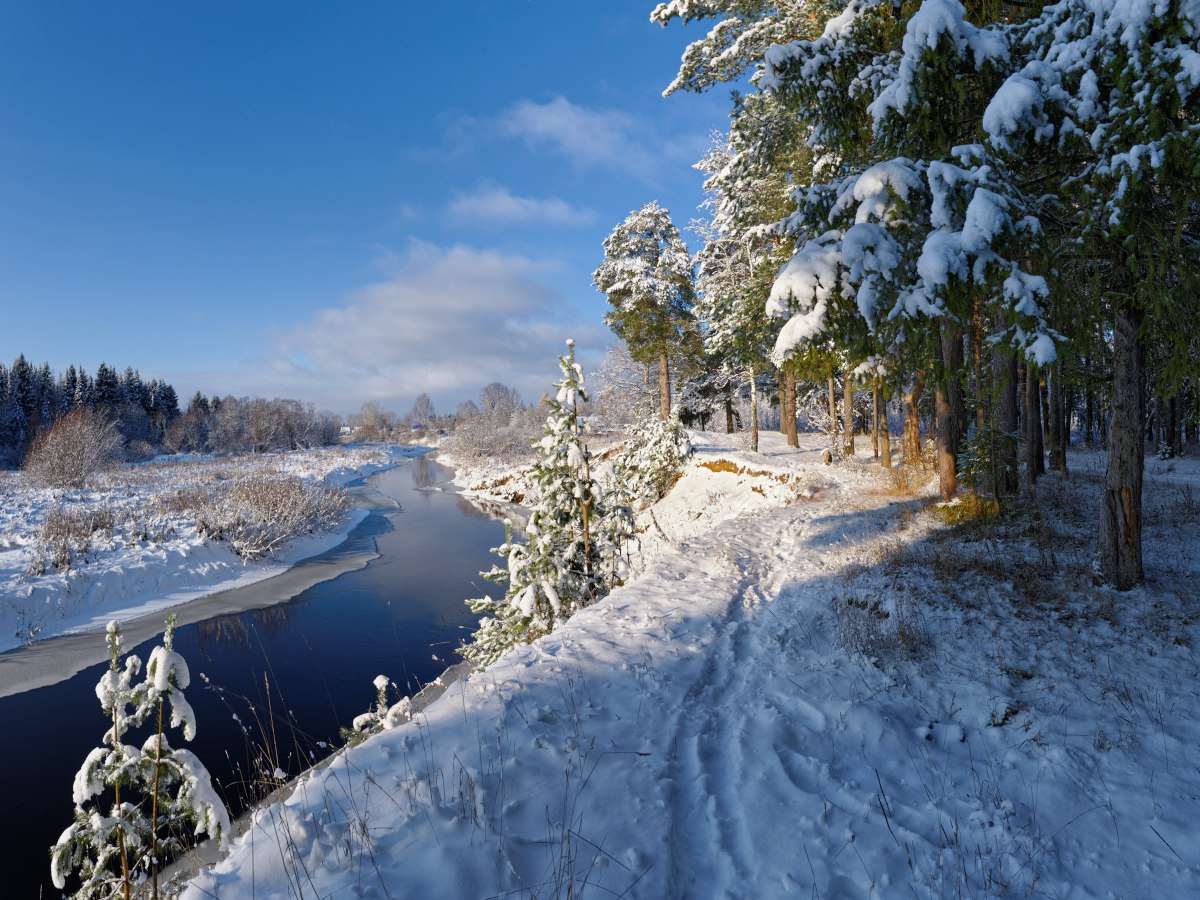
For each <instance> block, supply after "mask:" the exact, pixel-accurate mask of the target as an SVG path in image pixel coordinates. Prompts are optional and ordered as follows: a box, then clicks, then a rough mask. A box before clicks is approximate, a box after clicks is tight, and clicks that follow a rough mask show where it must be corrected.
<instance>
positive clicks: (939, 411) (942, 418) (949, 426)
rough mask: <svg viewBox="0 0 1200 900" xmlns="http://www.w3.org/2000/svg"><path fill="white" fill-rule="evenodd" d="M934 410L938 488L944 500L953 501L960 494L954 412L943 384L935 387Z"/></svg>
mask: <svg viewBox="0 0 1200 900" xmlns="http://www.w3.org/2000/svg"><path fill="white" fill-rule="evenodd" d="M933 408H934V415H935V417H936V419H937V438H936V444H935V446H936V448H937V471H938V487H939V489H940V490H941V492H942V499H943V500H951V499H953V498H954V495H955V494H956V493H958V472H957V471H956V469H955V458H954V430H955V422H954V412H953V408H952V406H951V404H950V394H949V392H948V391H947V390H946V386H945V385H944V384H942V383H941V382H939V383H937V384H935V385H934V387H933Z"/></svg>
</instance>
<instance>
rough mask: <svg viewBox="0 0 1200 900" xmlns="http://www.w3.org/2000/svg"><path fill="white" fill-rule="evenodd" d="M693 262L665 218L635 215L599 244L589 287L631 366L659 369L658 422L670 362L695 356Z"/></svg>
mask: <svg viewBox="0 0 1200 900" xmlns="http://www.w3.org/2000/svg"><path fill="white" fill-rule="evenodd" d="M693 268H694V264H693V260H692V257H691V254H690V253H688V249H687V246H686V245H685V244H684V242H683V238H682V237H680V235H679V230H678V229H677V228H676V227H675V225H674V223H673V222H672V221H671V215H670V213H669V212H668V211H667V210H665V209H663V208H662V207H661V206H659V205H658V204H657V203H654V202H651V203H647V204H646V205H645V206H643V207H642V208H641V209H637V210H634V211H633V212H631V213H630V214H629V216H628V217H627V218H626V219H625V221H624V222H622V223H621V224H620V225H618V226H617V227H616V228H615V229H614V230H613V232H612V234H610V235H609V236H608V237H607V238H606V239H605V241H604V262H602V263H601V264H600V267H599V268H598V269H596V272H595V274H594V276H593V281H594V283H595V285H596V287H597V288H599V289H600V291H602V292H603V293H604V294H605V295H606V296H607V298H608V302H609V305H610V306H611V307H612V308H611V309H610V310H609V312H608V313H607V315H606V316H605V321H606V322H607V323H608V325H609V327H610V328H612V330H613V332H614V333H615V334H616V335H617V337H619V338H620V339H621V340H623V341H624V342H625V343H626V345H627V346H628V347H629V354H630V356H632V357H633V359H634V360H635V361H636V362H640V363H643V364H651V363H657V364H658V394H659V417H660V418H662V419H664V420H665V419H667V418H669V417H670V415H671V358H672V356H675V357H676V358H677V359H679V358H680V357H686V356H687V355H688V354H693V355H694V354H696V353H697V351H698V350H699V347H698V332H697V331H696V328H695V319H694V318H693V317H692V313H691V310H692V303H693V293H694V288H693V283H692V275H693Z"/></svg>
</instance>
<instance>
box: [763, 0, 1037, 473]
mask: <svg viewBox="0 0 1200 900" xmlns="http://www.w3.org/2000/svg"><path fill="white" fill-rule="evenodd" d="M899 9H900V12H901V13H902V14H901V15H900V16H897V14H896V13H897V7H896V6H895V5H894V4H892V3H891V2H890V0H889V2H882V0H852V2H850V3H848V4H847V5H846V7H845V9H844V11H843V12H842V14H841V15H839V16H837V17H836V18H834V19H832V20H830V21H829V23H828V25H827V26H826V28H825V31H824V32H823V34H822V35H821V37H819V38H817V39H816V40H811V41H797V42H794V43H792V44H788V45H784V46H779V47H775V48H772V49H771V50H770V51H768V53H767V55H766V66H765V70H764V74H763V77H762V79H761V81H760V85H762V86H763V87H764V88H768V89H770V90H773V91H774V92H776V94H777V95H778V96H779V97H780V98H781V100H782V101H783V102H785V103H786V104H788V105H789V106H790V107H791V108H793V109H794V110H796V112H797V114H798V115H800V116H802V117H804V118H805V119H806V120H807V121H808V122H809V123H810V124H811V128H812V130H811V136H810V143H811V144H812V146H813V147H814V148H815V149H817V150H819V151H820V152H821V153H822V154H823V155H824V156H826V157H827V158H828V159H829V160H830V161H831V163H832V164H831V165H829V166H827V167H826V169H825V171H826V173H827V174H826V176H825V180H823V181H822V182H820V183H817V184H813V185H811V186H809V187H806V188H802V189H800V190H798V191H797V192H796V199H797V211H796V213H795V214H793V215H792V216H791V217H789V219H788V220H787V221H786V222H785V223H784V225H783V227H782V230H783V232H784V233H786V234H788V235H790V236H792V237H794V238H795V240H796V253H795V255H794V256H793V257H792V259H791V261H790V262H789V263H788V264H787V265H786V266H785V267H784V269H783V270H782V272H781V273H780V276H779V278H778V279H777V281H776V284H775V288H774V289H773V291H772V296H771V301H770V306H769V308H770V311H771V312H772V313H773V314H775V315H779V316H781V317H783V318H786V319H787V323H786V324H785V325H784V327H783V330H782V332H781V333H780V338H779V341H778V342H777V344H776V354H777V355H779V356H781V357H784V356H787V355H789V354H791V353H793V352H795V350H796V348H798V347H799V346H800V345H801V344H803V343H805V342H807V341H811V340H813V339H821V340H827V339H829V338H831V337H832V338H834V339H835V340H837V341H838V343H839V344H840V345H841V346H843V347H845V348H847V349H853V348H852V347H851V346H850V345H849V344H848V343H847V341H846V340H845V337H844V336H845V335H846V334H851V335H852V334H854V333H855V332H856V329H855V328H854V327H853V326H852V323H853V322H854V320H855V319H858V320H859V322H860V323H863V324H865V325H866V328H867V331H868V332H869V335H870V336H871V337H872V339H873V340H874V341H875V342H876V343H877V346H876V347H874V348H870V350H869V352H868V353H867V354H864V355H862V356H860V357H859V358H865V356H866V355H879V352H880V351H882V352H884V353H886V354H899V353H903V354H904V355H907V356H909V361H908V364H907V366H906V368H908V369H909V370H910V371H911V370H923V371H930V372H931V373H932V375H933V378H932V381H933V383H934V387H935V392H936V400H937V413H938V438H939V474H940V476H941V482H942V491H943V494H944V495H946V496H950V495H952V494H953V493H954V491H955V489H956V482H957V479H956V471H955V465H954V457H955V452H956V448H957V436H958V430H959V423H961V422H962V421H964V418H965V417H964V416H963V414H962V408H961V407H962V401H961V391H960V385H961V382H962V373H963V369H964V365H963V340H964V334H965V333H967V332H968V330H969V329H970V328H971V327H972V324H973V322H975V321H977V320H981V321H984V322H988V323H992V322H995V323H997V325H998V327H997V328H996V329H993V332H992V334H990V335H989V336H988V337H989V338H990V340H991V341H992V342H993V343H999V344H1006V345H1007V346H1009V347H1011V348H1012V349H1013V350H1014V351H1019V352H1021V353H1023V354H1025V356H1026V357H1027V358H1028V359H1030V360H1032V361H1033V362H1035V363H1037V364H1044V363H1049V362H1051V361H1053V360H1054V358H1055V354H1056V344H1057V343H1058V341H1059V340H1060V339H1061V338H1060V335H1058V334H1057V332H1055V331H1054V329H1052V328H1051V327H1050V326H1049V324H1048V322H1047V319H1046V315H1045V311H1044V307H1043V301H1044V300H1045V298H1046V296H1047V293H1048V288H1047V284H1046V281H1045V279H1044V278H1043V277H1042V276H1040V275H1036V274H1033V272H1032V271H1031V262H1032V261H1031V255H1032V254H1031V250H1036V246H1037V239H1038V236H1039V228H1038V222H1037V221H1036V220H1034V219H1031V218H1029V217H1028V216H1027V215H1026V210H1027V208H1028V203H1027V201H1026V198H1025V197H1024V196H1023V195H1022V194H1021V193H1020V191H1019V189H1018V187H1017V179H1015V178H1014V177H1013V174H1012V172H1011V171H1009V170H1008V168H1007V167H1005V166H1004V165H1003V164H1002V161H1000V160H998V159H997V158H996V156H995V155H994V154H993V153H991V152H990V151H989V150H988V149H987V148H986V147H985V146H983V145H982V144H980V143H979V142H978V139H979V137H980V133H981V128H980V125H979V122H980V119H981V115H982V112H983V108H984V105H985V103H986V98H987V97H989V96H990V95H991V92H993V91H994V90H995V88H996V87H997V86H998V85H999V84H1000V83H1001V81H1002V80H1003V77H1004V74H1005V69H1006V66H1007V65H1008V62H1009V58H1010V48H1009V45H1008V40H1007V36H1006V35H1007V32H1005V31H1003V30H1002V29H1000V28H998V27H995V26H993V25H989V24H988V23H984V24H980V25H977V24H974V23H972V22H971V21H968V17H967V13H966V10H965V9H964V8H963V6H962V4H961V3H959V2H958V0H925V2H924V3H922V4H920V5H919V6H917V7H915V8H914V7H900V8H899ZM983 338H984V336H983V335H982V334H978V335H976V340H978V341H980V342H982V340H983ZM851 343H853V342H851ZM914 351H916V352H915V353H914ZM852 355H853V354H852Z"/></svg>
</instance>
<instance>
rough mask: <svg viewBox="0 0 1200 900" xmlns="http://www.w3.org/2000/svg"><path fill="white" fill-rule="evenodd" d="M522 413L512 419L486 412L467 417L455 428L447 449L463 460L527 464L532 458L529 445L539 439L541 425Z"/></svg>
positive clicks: (513, 415)
mask: <svg viewBox="0 0 1200 900" xmlns="http://www.w3.org/2000/svg"><path fill="white" fill-rule="evenodd" d="M523 413H524V411H523V410H514V411H513V414H512V415H511V417H510V416H503V417H499V416H496V415H494V414H492V413H490V412H487V411H484V412H480V413H476V414H475V415H471V416H465V417H463V418H462V419H460V420H459V422H458V424H457V425H455V427H454V433H453V434H452V435H450V437H449V439H448V440H447V441H446V449H447V450H448V451H450V453H452V454H454V455H455V456H456V457H458V458H460V459H464V460H485V459H491V460H498V461H501V462H509V463H514V462H525V461H526V460H528V459H529V457H530V449H529V446H530V444H531V443H532V441H533V440H535V439H536V438H537V436H538V426H537V424H535V423H534V422H532V421H528V420H527V417H526V416H525V415H523Z"/></svg>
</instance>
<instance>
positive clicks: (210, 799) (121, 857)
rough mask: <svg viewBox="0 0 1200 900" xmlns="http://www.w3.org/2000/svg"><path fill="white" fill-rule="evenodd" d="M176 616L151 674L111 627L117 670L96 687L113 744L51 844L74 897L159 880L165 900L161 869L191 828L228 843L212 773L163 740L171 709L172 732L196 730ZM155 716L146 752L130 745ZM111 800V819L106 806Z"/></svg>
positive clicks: (115, 892) (54, 872)
mask: <svg viewBox="0 0 1200 900" xmlns="http://www.w3.org/2000/svg"><path fill="white" fill-rule="evenodd" d="M174 637H175V617H174V616H173V615H172V616H171V617H170V618H169V619H168V620H167V629H166V633H165V634H164V635H163V643H162V645H160V646H158V647H155V648H154V650H153V651H151V653H150V657H149V661H148V663H147V665H146V676H145V678H144V679H143V680H142V681H136V680H135V679H136V678H137V677H138V675H139V674H140V673H141V671H142V662H141V660H140V659H139V658H138V657H137V656H132V655H130V656H128V657H126V658H125V661H124V665H122V663H121V654H122V645H121V628H120V626H119V625H118V624H117V623H116V622H110V623H109V624H108V628H107V633H106V641H107V643H108V653H109V666H108V671H107V672H105V673H104V675H103V676H102V677H101V679H100V682H99V683H98V684H97V685H96V696H97V698H98V699H99V700H100V706H101V708H102V709H103V710H104V712H105V713H106V714H107V715H108V716H109V718H110V720H111V722H112V727H111V728H109V729H108V730H107V731H106V732H105V734H104V745H105V746H101V747H97V748H96V749H94V750H92V752H91V753H89V754H88V756H87V759H86V760H85V761H84V764H83V767H82V768H81V769H80V770H79V772H78V773H77V774H76V775H75V784H74V791H73V798H74V801H75V821H74V822H73V823H72V824H71V825H70V826H69V827H68V828H67V829H66V830H65V831H64V832H63V833H62V835H61V836H60V837H59V839H58V842H57V843H56V844H55V845H54V847H53V848H51V862H50V869H51V876H52V878H53V881H54V885H55V887H57V888H59V889H62V888H64V887H65V886H66V883H67V877H68V876H69V875H70V874H71V873H77V874H78V876H79V879H80V887H79V889H78V890H77V891H76V892H75V893H74V894H72V895H71V896H72V897H73V898H80V900H84V898H88V900H90V898H112V897H124V898H126V900H128V898H131V897H132V896H133V894H134V891H135V889H138V890H140V886H141V885H144V884H145V883H146V882H149V883H150V886H151V895H152V896H153V897H155V898H157V897H158V895H159V883H158V877H159V870H160V868H161V867H162V865H163V864H165V863H168V862H170V860H172V859H174V858H175V857H176V856H178V855H179V854H180V853H181V852H182V851H183V850H184V849H185V846H186V845H185V843H184V839H183V836H184V830H183V829H184V827H185V826H190V827H191V828H192V835H193V837H196V836H199V835H201V834H208V835H209V836H210V837H212V838H215V839H217V840H219V841H224V840H225V838H226V836H227V835H228V832H229V817H228V813H227V812H226V810H225V806H224V804H222V803H221V801H220V799H219V798H218V797H217V795H216V792H215V791H214V790H213V787H212V780H211V778H210V777H209V774H208V771H207V770H206V769H205V768H204V766H203V764H202V763H201V762H200V760H199V759H197V758H196V756H195V755H194V754H192V753H191V752H190V751H188V750H183V749H178V750H177V749H175V748H173V747H171V745H170V743H169V742H168V741H167V738H166V735H165V734H164V712H165V706H164V702H165V703H169V704H170V720H169V721H170V727H172V728H182V730H183V737H184V740H188V741H190V740H191V739H192V738H193V737H195V734H196V721H195V716H194V715H193V713H192V708H191V706H190V705H189V704H188V702H187V700H186V699H185V698H184V696H183V691H184V689H185V688H187V686H188V683H189V680H190V676H189V673H188V667H187V663H186V662H185V661H184V659H183V657H182V656H181V655H180V654H179V653H177V652H176V651H175V649H174ZM148 720H151V721H153V722H154V731H153V732H152V733H151V734H150V736H149V737H148V738H147V739H146V741H145V742H144V743H143V744H142V746H141V747H137V746H134V745H132V744H126V743H125V742H124V739H125V735H126V733H127V732H128V731H129V730H130V729H132V728H136V727H138V726H140V725H142V724H144V723H145V722H147V721H148ZM109 796H111V798H112V803H111V806H110V807H109V808H108V812H107V814H106V813H104V812H103V806H102V804H103V803H104V800H105V799H107V798H108V797H109Z"/></svg>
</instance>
